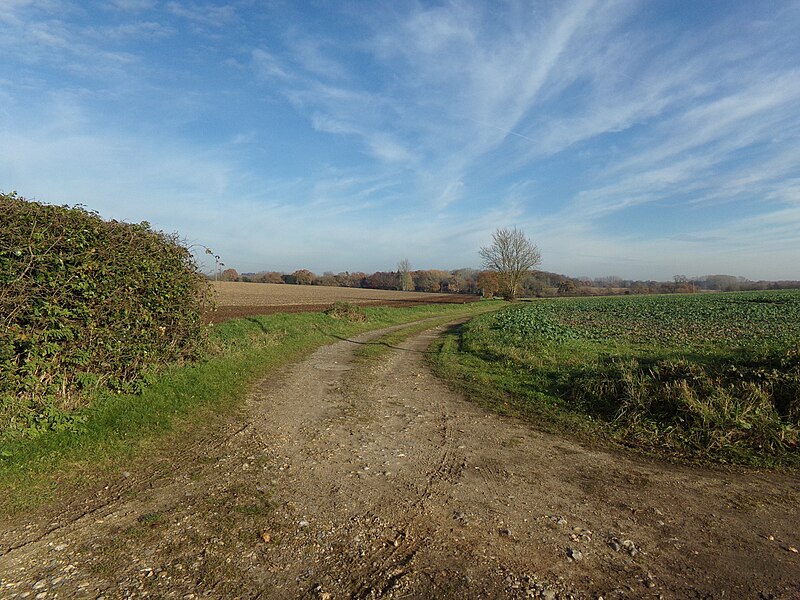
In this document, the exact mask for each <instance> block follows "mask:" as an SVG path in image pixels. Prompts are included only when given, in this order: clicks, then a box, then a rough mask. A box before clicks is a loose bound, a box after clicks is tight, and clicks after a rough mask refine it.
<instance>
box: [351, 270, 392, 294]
mask: <svg viewBox="0 0 800 600" xmlns="http://www.w3.org/2000/svg"><path fill="white" fill-rule="evenodd" d="M361 287H364V288H370V289H374V290H396V289H398V288H399V287H400V282H399V281H398V276H397V273H390V272H387V271H376V272H375V273H373V274H372V275H370V276H369V277H365V278H364V280H363V282H362V284H361Z"/></svg>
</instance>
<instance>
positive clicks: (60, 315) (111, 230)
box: [0, 193, 210, 432]
mask: <svg viewBox="0 0 800 600" xmlns="http://www.w3.org/2000/svg"><path fill="white" fill-rule="evenodd" d="M209 301H210V289H209V287H208V285H207V284H206V283H205V282H204V281H203V278H202V276H201V275H199V273H198V271H197V267H196V264H195V262H194V259H193V257H192V255H191V254H190V252H189V251H188V250H187V249H186V248H185V247H183V246H182V245H181V244H180V243H179V241H178V238H177V236H175V235H167V234H164V233H162V232H158V231H153V230H152V229H151V228H150V225H149V224H148V223H140V224H130V223H120V222H117V221H104V220H103V219H101V218H100V217H99V216H98V215H97V214H96V213H94V212H91V211H87V210H85V209H84V208H81V207H74V208H70V207H67V206H49V205H44V204H39V203H36V202H29V201H27V200H25V199H24V198H21V197H19V196H17V195H16V194H15V193H12V194H10V195H9V194H0V400H2V408H0V432H7V431H9V430H14V429H16V430H20V429H23V430H28V431H36V430H42V429H56V428H58V429H64V428H71V427H72V426H73V425H75V424H76V423H79V422H80V417H74V418H71V417H70V416H69V411H71V410H72V409H75V408H79V407H82V406H86V405H87V404H88V402H89V400H90V399H92V398H93V397H96V396H97V393H98V392H101V391H105V390H110V391H123V390H124V391H131V390H134V389H136V387H137V386H138V385H139V383H140V382H141V381H142V378H143V377H144V375H145V374H146V373H147V372H148V371H151V370H153V369H154V368H156V367H157V366H159V365H164V364H168V363H174V362H181V361H185V360H189V359H193V358H195V357H197V356H198V355H199V353H201V351H202V348H203V346H204V343H205V339H206V336H205V333H204V332H205V327H204V325H203V321H202V313H203V311H204V310H205V308H206V307H207V306H208V304H209Z"/></svg>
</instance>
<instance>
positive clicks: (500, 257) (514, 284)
mask: <svg viewBox="0 0 800 600" xmlns="http://www.w3.org/2000/svg"><path fill="white" fill-rule="evenodd" d="M481 258H482V259H483V264H484V266H485V267H486V268H487V269H490V270H492V271H495V272H496V273H497V279H498V280H499V283H500V292H501V293H502V294H503V295H504V296H505V298H506V300H509V301H514V300H516V298H517V292H518V290H519V284H520V280H521V279H522V277H523V276H524V275H526V274H527V273H528V272H530V271H531V269H533V268H534V267H536V266H537V265H539V263H540V262H541V260H542V256H541V254H540V253H539V249H538V248H537V247H536V245H535V244H534V243H533V242H531V241H530V240H529V239H528V238H526V237H525V233H524V232H522V231H519V230H518V229H517V228H516V227H514V228H513V229H497V230H495V232H494V233H493V234H492V243H491V245H489V246H483V247H481Z"/></svg>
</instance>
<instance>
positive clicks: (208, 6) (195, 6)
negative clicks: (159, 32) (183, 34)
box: [165, 1, 236, 27]
mask: <svg viewBox="0 0 800 600" xmlns="http://www.w3.org/2000/svg"><path fill="white" fill-rule="evenodd" d="M165 6H166V8H167V10H168V11H169V12H170V13H172V14H173V15H175V16H177V17H182V18H184V19H187V20H189V21H192V22H194V23H198V24H201V25H210V26H212V27H223V26H224V25H226V24H228V23H230V22H231V21H234V20H235V19H236V7H235V6H234V5H233V4H218V3H205V4H199V3H196V2H177V1H173V2H167V3H166V5H165Z"/></svg>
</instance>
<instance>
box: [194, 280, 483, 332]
mask: <svg viewBox="0 0 800 600" xmlns="http://www.w3.org/2000/svg"><path fill="white" fill-rule="evenodd" d="M211 285H212V286H213V288H214V290H215V292H216V302H217V307H216V310H214V311H212V312H209V313H208V315H207V318H208V320H209V321H210V322H212V323H221V322H223V321H227V320H229V319H235V318H238V317H248V316H252V315H266V314H272V313H277V312H292V313H295V312H314V311H321V310H325V309H326V308H328V307H329V306H330V305H331V304H333V303H334V302H349V303H351V304H358V305H361V306H394V307H405V306H417V305H420V304H463V303H466V302H473V301H475V300H478V299H479V297H478V296H473V295H469V294H444V293H430V292H400V291H394V290H370V289H364V288H348V287H329V286H322V285H289V284H278V283H241V282H235V281H215V282H213V283H212V284H211Z"/></svg>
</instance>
